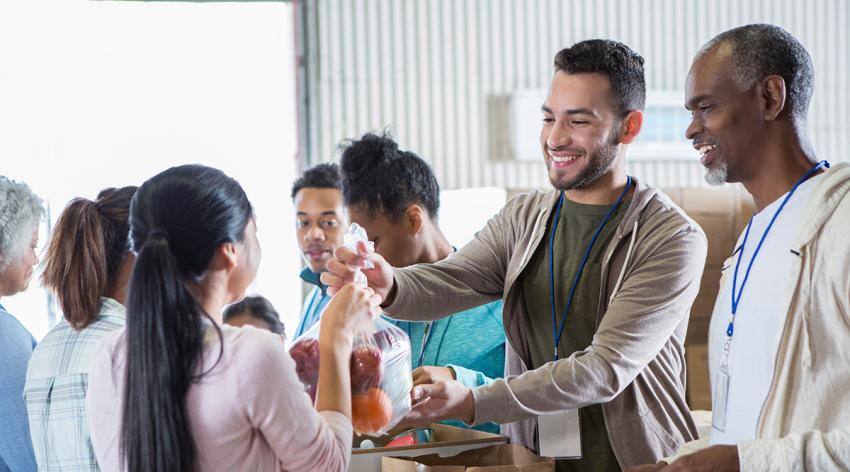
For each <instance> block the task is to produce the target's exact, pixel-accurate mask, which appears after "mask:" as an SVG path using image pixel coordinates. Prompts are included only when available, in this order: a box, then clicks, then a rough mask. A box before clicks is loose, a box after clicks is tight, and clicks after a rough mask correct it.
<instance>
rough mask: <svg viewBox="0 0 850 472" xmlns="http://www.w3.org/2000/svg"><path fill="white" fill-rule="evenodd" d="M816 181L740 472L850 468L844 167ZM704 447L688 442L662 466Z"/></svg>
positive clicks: (847, 188)
mask: <svg viewBox="0 0 850 472" xmlns="http://www.w3.org/2000/svg"><path fill="white" fill-rule="evenodd" d="M819 180H820V182H818V184H817V186H816V187H815V189H814V191H813V193H812V197H811V199H810V201H809V206H808V208H807V209H806V213H805V215H808V218H807V219H806V220H805V221H804V222H803V223H802V224H801V226H800V229H799V234H798V236H797V238H796V240H795V242H794V248H793V250H794V251H795V252H796V253H799V257H798V258H796V260H795V263H794V264H793V266H792V269H791V271H792V272H791V275H790V277H789V279H788V280H789V286H788V287H787V289H786V290H785V291H784V292H783V293H785V296H786V297H787V306H788V316H787V318H786V321H785V326H784V328H783V331H782V338H781V340H780V342H779V349H778V351H777V355H776V369H775V371H774V374H773V380H772V382H771V386H770V391H769V392H768V395H767V398H766V400H765V402H764V405H763V406H762V411H761V414H760V415H759V421H758V425H757V428H756V439H755V440H752V441H742V442H740V443H738V458H739V460H740V463H741V470H744V471H751V470H753V471H755V470H758V471H761V470H770V471H818V472H820V471H833V470H844V471H848V470H850V164H847V163H844V164H836V165H834V166H833V167H832V168H831V169H830V170H828V171H827V172H826V174H825V175H824V176H822V177H821V178H820V179H819ZM726 272H730V271H725V272H724V274H723V276H722V278H721V280H720V284H721V293H722V292H723V290H722V289H723V287H725V284H727V283H731V279H732V277H730V276H728V274H727V273H726ZM707 445H708V441H707V438H703V439H701V440H698V441H693V442H690V443H688V444H686V445H685V446H684V447H683V448H682V449H681V450H680V451H679V453H678V454H677V456H676V457H672V458H670V459H668V460H667V461H668V462H670V461H672V460H674V459H676V458H678V457H680V456H682V455H687V454H690V453H693V452H696V451H697V450H699V449H700V448H701V447H705V446H707Z"/></svg>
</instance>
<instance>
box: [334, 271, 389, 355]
mask: <svg viewBox="0 0 850 472" xmlns="http://www.w3.org/2000/svg"><path fill="white" fill-rule="evenodd" d="M380 305H381V297H380V296H379V295H377V294H376V293H375V291H374V290H372V289H371V288H369V287H364V286H362V285H357V284H353V283H350V284H348V285H345V286H343V287H342V288H341V289H340V290H339V291H338V292H337V293H336V295H334V297H333V298H332V299H331V301H330V303H328V306H327V308H325V312H324V313H323V314H322V318H321V321H320V323H321V326H320V328H319V345H320V346H321V345H322V342H323V341H325V344H329V345H328V346H326V347H333V345H337V344H339V343H340V342H342V343H343V344H348V345H350V344H351V342H352V341H353V339H354V333H356V332H358V331H360V330H364V329H366V328H367V327H368V326H369V325H370V324H371V322H372V321H373V320H375V319H376V318H377V317H378V316H380V314H381V308H380Z"/></svg>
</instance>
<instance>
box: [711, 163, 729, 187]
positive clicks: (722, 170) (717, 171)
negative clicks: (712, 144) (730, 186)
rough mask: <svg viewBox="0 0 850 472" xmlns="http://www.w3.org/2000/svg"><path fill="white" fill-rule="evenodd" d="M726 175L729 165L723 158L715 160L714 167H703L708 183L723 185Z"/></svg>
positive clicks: (727, 174)
mask: <svg viewBox="0 0 850 472" xmlns="http://www.w3.org/2000/svg"><path fill="white" fill-rule="evenodd" d="M728 176H729V166H728V165H727V164H726V161H725V160H722V161H720V162H716V163H715V165H714V167H706V169H705V181H706V182H708V185H715V186H718V185H723V184H725V183H726V178H727V177H728Z"/></svg>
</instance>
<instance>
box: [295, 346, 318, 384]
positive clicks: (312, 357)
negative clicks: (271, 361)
mask: <svg viewBox="0 0 850 472" xmlns="http://www.w3.org/2000/svg"><path fill="white" fill-rule="evenodd" d="M289 355H290V356H292V359H293V360H294V361H295V372H297V373H298V378H299V379H300V380H301V382H303V383H304V384H305V385H316V382H318V381H319V340H318V339H302V340H300V341H298V342H296V343H295V344H294V345H293V346H292V347H291V348H290V349H289ZM314 395H315V392H314Z"/></svg>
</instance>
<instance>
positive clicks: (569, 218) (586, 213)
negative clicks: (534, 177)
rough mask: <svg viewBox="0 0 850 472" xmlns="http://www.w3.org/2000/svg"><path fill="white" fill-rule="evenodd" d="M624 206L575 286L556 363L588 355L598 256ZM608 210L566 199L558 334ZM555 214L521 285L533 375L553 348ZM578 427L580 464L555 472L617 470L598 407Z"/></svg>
mask: <svg viewBox="0 0 850 472" xmlns="http://www.w3.org/2000/svg"><path fill="white" fill-rule="evenodd" d="M628 206H629V205H628V202H626V201H624V202H622V203H621V204H620V205H619V206H618V207H617V210H616V211H615V212H614V214H613V215H612V217H611V219H610V220H609V221H608V222H607V223H606V224H605V226H604V227H603V228H602V231H601V232H600V233H599V236H598V237H597V238H596V242H595V243H594V245H593V248H592V249H591V251H590V256H589V257H588V260H587V264H586V265H585V267H584V270H583V271H582V274H581V278H580V279H579V282H578V285H577V286H576V291H575V295H574V297H573V302H572V306H571V307H570V311H569V313H567V318H566V322H565V326H564V330H563V334H562V335H561V341H560V344H559V345H558V358H559V359H566V358H568V357H570V356H571V355H572V354H573V353H574V352H576V351H582V350H584V349H586V348H587V347H588V346H589V345H590V343H591V341H592V340H593V335H594V334H595V333H596V321H597V320H596V315H597V312H598V309H599V296H600V293H599V292H600V287H601V284H602V280H601V279H602V274H601V267H600V266H601V265H602V256H603V254H604V252H605V248H606V247H607V246H608V243H609V242H610V241H611V238H612V237H613V236H614V232H615V230H616V229H617V226H618V224H619V222H620V220H621V219H622V217H623V214H624V213H625V210H626V208H628ZM610 209H611V206H610V205H586V204H580V203H575V202H571V201H569V200H568V199H566V198H565V199H564V204H563V207H562V208H561V214H560V216H559V220H560V221H559V223H558V227H557V230H556V233H555V241H554V244H553V248H554V251H553V252H554V253H555V258H554V263H553V267H554V276H555V277H554V286H555V319H556V321H557V323H558V328H560V325H561V322H562V319H563V316H564V309H565V307H566V304H567V298H568V297H569V294H570V287H571V286H572V283H573V280H574V279H575V276H576V273H577V272H578V269H579V266H580V265H581V261H582V259H583V257H584V254H585V252H586V251H587V246H588V245H589V244H590V240H591V239H592V238H593V234H594V233H595V232H596V229H597V228H598V227H599V225H600V224H601V223H602V220H603V219H604V218H605V215H606V214H607V213H608V211H609V210H610ZM555 213H556V212H555V211H552V217H551V218H550V220H549V222H548V224H547V230H546V235H545V237H544V239H543V241H542V242H541V244H540V247H539V248H538V249H537V250H536V251H535V253H534V255H533V256H532V258H531V260H530V261H529V263H528V266H527V267H526V268H525V270H524V271H523V273H522V275H521V282H520V283H521V287H522V297H523V303H524V305H525V311H526V313H528V324H529V326H528V327H527V333H528V344H529V349H530V351H531V363H532V365H531V368H535V369H536V368H538V367H540V366H542V365H543V364H545V363H547V362H550V361H552V360H553V359H554V345H555V342H554V337H553V332H554V329H553V326H552V304H551V301H550V300H551V298H550V289H549V287H550V285H549V278H550V277H549V238H550V237H551V234H552V226H553V220H554V215H555ZM579 421H580V425H581V446H582V458H581V459H577V460H560V461H558V462H557V470H558V471H559V472H563V471H579V470H593V471H608V470H620V466H619V464H618V463H617V458H616V457H615V456H614V451H613V450H612V449H611V443H610V441H609V440H608V431H607V430H606V429H605V420H604V417H603V415H602V406H601V404H596V405H591V406H588V407H585V408H581V409H579Z"/></svg>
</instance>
